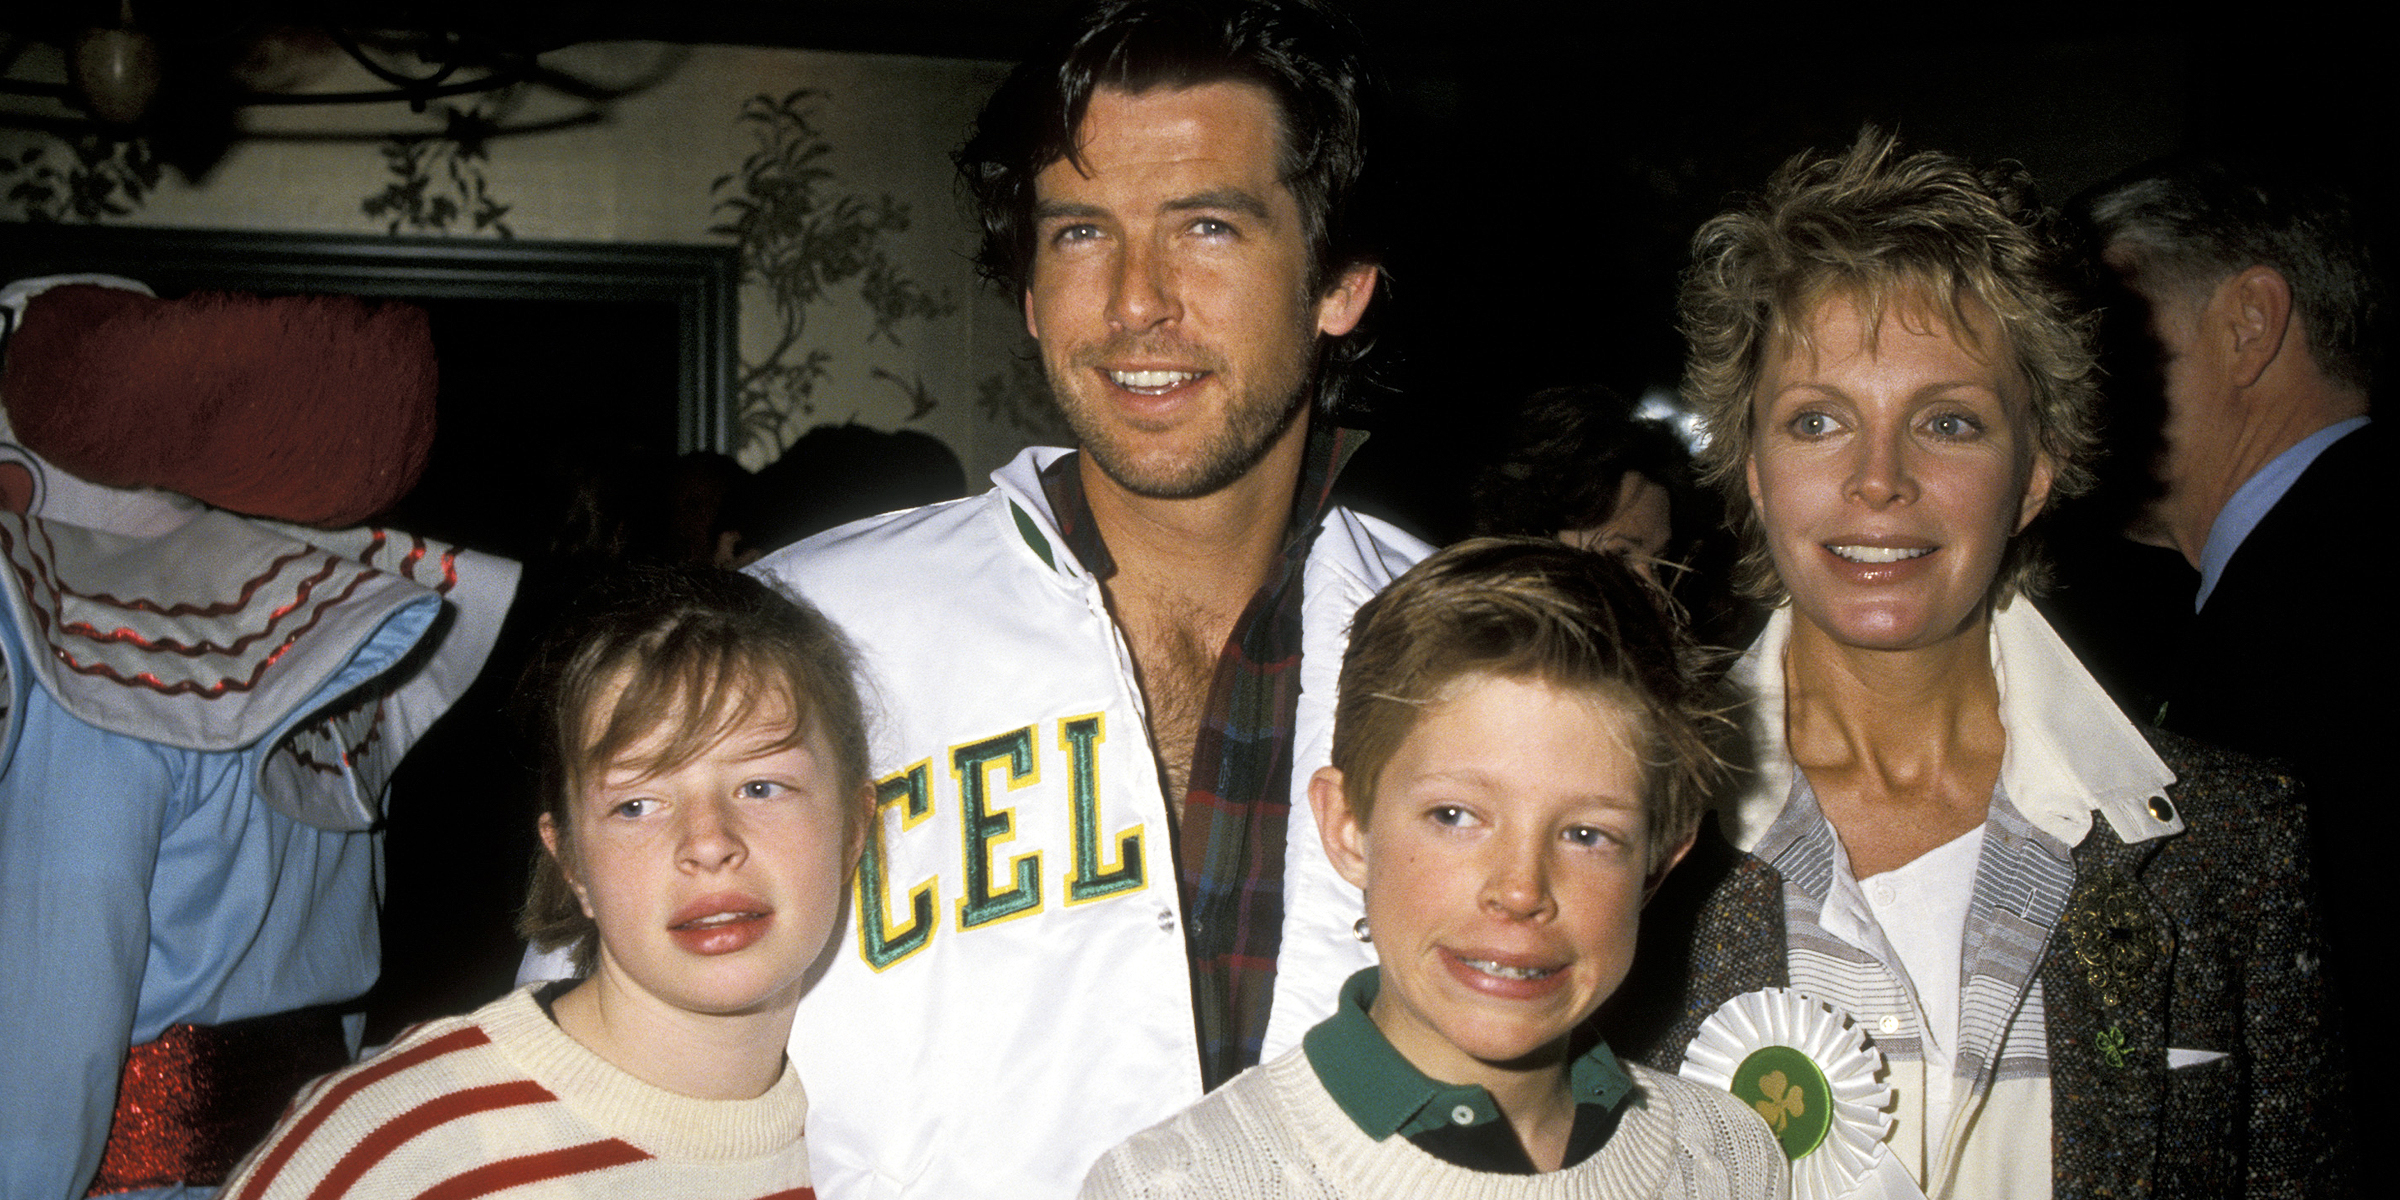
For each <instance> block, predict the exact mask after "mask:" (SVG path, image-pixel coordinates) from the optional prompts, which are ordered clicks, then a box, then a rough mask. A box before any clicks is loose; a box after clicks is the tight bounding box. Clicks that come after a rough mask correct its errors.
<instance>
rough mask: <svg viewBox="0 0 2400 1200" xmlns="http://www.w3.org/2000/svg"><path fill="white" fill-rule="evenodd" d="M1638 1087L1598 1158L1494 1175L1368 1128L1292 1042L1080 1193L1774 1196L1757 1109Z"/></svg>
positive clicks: (1640, 1080) (1690, 1090) (1289, 1197)
mask: <svg viewBox="0 0 2400 1200" xmlns="http://www.w3.org/2000/svg"><path fill="white" fill-rule="evenodd" d="M1625 1065H1626V1067H1627V1069H1628V1070H1629V1071H1631V1073H1632V1075H1633V1079H1634V1084H1635V1092H1634V1095H1633V1097H1632V1098H1631V1099H1629V1100H1628V1101H1627V1102H1626V1103H1627V1104H1628V1105H1630V1106H1631V1107H1629V1108H1628V1109H1627V1110H1626V1112H1625V1115H1624V1118H1623V1119H1622V1121H1620V1122H1619V1124H1618V1126H1617V1130H1616V1132H1615V1133H1614V1134H1612V1135H1610V1137H1609V1139H1608V1142H1607V1144H1606V1145H1604V1146H1602V1147H1601V1148H1600V1152H1599V1153H1597V1154H1594V1155H1593V1156H1592V1157H1590V1158H1588V1159H1585V1160H1584V1161H1583V1162H1581V1163H1578V1164H1576V1165H1574V1166H1572V1167H1568V1168H1567V1169H1565V1170H1562V1171H1550V1172H1545V1173H1543V1174H1539V1175H1504V1174H1497V1173H1493V1172H1487V1171H1475V1170H1469V1169H1468V1168H1465V1167H1460V1166H1454V1165H1452V1164H1450V1163H1447V1162H1444V1161H1442V1160H1441V1159H1438V1158H1435V1157H1434V1156H1433V1155H1431V1154H1428V1153H1426V1152H1425V1151H1423V1150H1420V1149H1418V1148H1417V1146H1416V1145H1415V1144H1414V1143H1412V1142H1410V1141H1409V1140H1408V1139H1406V1138H1402V1137H1391V1138H1386V1139H1384V1140H1382V1141H1377V1140H1375V1139H1373V1138H1370V1137H1368V1136H1367V1135H1366V1133H1365V1132H1364V1131H1362V1130H1361V1129H1359V1127H1358V1125H1357V1123H1356V1122H1353V1121H1352V1120H1351V1119H1350V1117H1349V1115H1348V1114H1346V1113H1344V1112H1343V1111H1342V1109H1341V1106H1340V1105H1338V1104H1336V1103H1334V1099H1333V1097H1332V1096H1331V1095H1330V1094H1328V1093H1327V1092H1326V1090H1325V1085H1324V1084H1322V1083H1320V1082H1318V1080H1317V1073H1316V1070H1315V1069H1314V1068H1312V1067H1311V1066H1309V1063H1308V1057H1307V1055H1306V1054H1305V1053H1303V1052H1302V1051H1300V1050H1298V1049H1294V1050H1292V1051H1290V1052H1288V1053H1286V1054H1284V1055H1283V1056H1282V1057H1280V1058H1277V1059H1275V1060H1274V1061H1272V1062H1269V1063H1266V1064H1264V1065H1261V1066H1257V1067H1253V1068H1251V1069H1250V1070H1248V1071H1244V1072H1243V1073H1242V1074H1241V1075H1240V1076H1238V1077H1236V1078H1235V1079H1234V1081H1233V1082H1231V1083H1229V1084H1226V1085H1225V1086H1224V1087H1222V1088H1220V1089H1218V1090H1217V1091H1215V1092H1213V1093H1211V1094H1210V1095H1209V1096H1208V1097H1207V1098H1206V1099H1203V1100H1202V1101H1200V1103H1198V1104H1195V1105H1193V1106H1192V1107H1190V1108H1188V1109H1186V1110H1184V1111H1183V1112H1182V1113H1180V1114H1178V1115H1176V1116H1174V1117H1172V1118H1169V1119H1168V1120H1166V1121H1163V1122H1160V1123H1159V1124H1157V1125H1154V1126H1152V1127H1150V1128H1149V1129H1146V1130H1143V1131H1142V1132H1141V1133H1138V1134H1135V1135H1134V1136H1133V1137H1132V1138H1130V1139H1128V1140H1127V1141H1126V1142H1125V1143H1124V1144H1123V1145H1120V1146H1118V1147H1117V1148H1116V1149H1114V1150H1111V1151H1109V1152H1108V1153H1107V1154H1106V1155H1104V1156H1103V1157H1102V1158H1101V1159H1100V1162H1099V1163H1098V1165H1096V1166H1094V1167H1093V1168H1092V1173H1091V1175H1090V1176H1089V1177H1087V1178H1086V1179H1085V1180H1084V1183H1083V1198H1084V1200H1135V1198H1141V1200H1164V1198H1167V1197H1194V1198H1200V1197H1206V1198H1208V1200H1381V1198H1384V1197H1393V1198H1401V1197H1412V1198H1413V1197H1421V1196H1423V1197H1432V1196H1439V1197H1457V1198H1458V1200H1568V1198H1573V1197H1585V1198H1592V1200H1601V1198H1605V1200H1637V1198H1647V1197H1660V1198H1686V1200H1701V1198H1703V1197H1705V1198H1707V1200H1724V1198H1726V1197H1735V1198H1738V1200H1779V1198H1781V1197H1783V1196H1784V1195H1786V1193H1787V1192H1788V1190H1789V1182H1788V1174H1789V1169H1788V1167H1787V1165H1786V1163H1785V1162H1784V1157H1783V1152H1782V1150H1781V1149H1779V1148H1778V1147H1777V1146H1776V1144H1775V1139H1774V1138H1773V1137H1772V1136H1771V1135H1769V1134H1768V1132H1767V1127H1766V1124H1765V1123H1764V1122H1762V1121H1760V1120H1759V1119H1758V1115H1757V1114H1756V1113H1753V1112H1751V1111H1749V1110H1748V1109H1746V1108H1744V1107H1742V1103H1741V1101H1739V1100H1736V1099H1734V1098H1733V1097H1731V1096H1729V1095H1726V1094H1725V1093H1723V1092H1720V1091H1718V1090H1716V1089H1715V1088H1710V1087H1704V1086H1702V1085H1700V1084H1696V1083H1692V1082H1690V1081H1688V1080H1684V1079H1679V1078H1676V1077H1675V1076H1672V1075H1662V1074H1660V1073H1658V1072H1656V1071H1653V1070H1650V1069H1649V1068H1647V1067H1644V1066H1641V1065H1640V1064H1638V1063H1627V1064H1625Z"/></svg>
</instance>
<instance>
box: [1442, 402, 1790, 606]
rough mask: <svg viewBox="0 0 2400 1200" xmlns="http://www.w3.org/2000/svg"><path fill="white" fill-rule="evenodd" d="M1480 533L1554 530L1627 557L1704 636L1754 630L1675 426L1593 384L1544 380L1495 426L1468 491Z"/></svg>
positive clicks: (1553, 534) (1708, 499)
mask: <svg viewBox="0 0 2400 1200" xmlns="http://www.w3.org/2000/svg"><path fill="white" fill-rule="evenodd" d="M1474 502H1475V522H1474V524H1475V532H1476V533H1478V534H1494V535H1509V534H1520V535H1523V536H1527V537H1547V538H1556V539H1558V540H1559V541H1561V542H1564V543H1566V544H1567V545H1570V546H1573V547H1575V548H1577V549H1579V550H1594V551H1599V552H1601V553H1604V554H1618V555H1623V556H1624V558H1625V560H1626V562H1627V563H1629V564H1630V565H1632V567H1633V569H1634V570H1636V571H1639V572H1640V573H1642V574H1643V575H1644V576H1647V577H1648V578H1649V579H1650V580H1651V582H1653V583H1657V584H1660V585H1662V586H1664V587H1665V588H1666V589H1667V590H1668V592H1669V593H1670V594H1672V595H1673V596H1674V597H1675V600H1676V602H1677V603H1678V604H1679V605H1681V606H1682V608H1683V609H1684V611H1685V614H1686V616H1687V617H1688V618H1689V623H1690V625H1691V628H1692V633H1693V636H1694V637H1695V638H1696V639H1697V640H1699V641H1700V643H1701V644H1703V645H1710V646H1721V645H1733V646H1738V645H1741V644H1742V643H1743V642H1745V641H1747V640H1749V636H1750V635H1751V634H1754V633H1756V632H1757V631H1758V618H1757V617H1756V616H1755V615H1754V613H1753V610H1752V609H1751V606H1749V605H1748V604H1747V603H1745V602H1743V601H1740V600H1738V599H1737V598H1736V597H1735V596H1734V595H1733V591H1732V588H1731V586H1730V576H1731V573H1732V565H1733V554H1732V551H1731V549H1730V539H1728V538H1727V537H1726V536H1724V534H1723V532H1722V524H1723V516H1724V512H1723V506H1722V505H1721V504H1719V503H1718V501H1717V498H1716V496H1715V495H1713V494H1712V493H1710V492H1709V491H1707V490H1706V489H1704V488H1702V487H1701V486H1700V485H1699V482H1698V480H1697V479H1696V478H1695V477H1694V475H1693V471H1692V455H1691V451H1689V450H1687V449H1685V447H1684V443H1683V440H1682V438H1680V437H1679V436H1678V435H1677V433H1676V430H1675V428H1674V427H1673V426H1670V425H1669V424H1668V423H1667V422H1666V421H1664V420H1659V419H1655V418H1651V417H1646V416H1644V415H1642V413H1641V411H1640V410H1639V409H1637V408H1636V406H1635V405H1633V404H1632V403H1631V402H1629V401H1627V400H1626V399H1625V398H1624V397H1622V396H1620V395H1618V394H1617V393H1615V392H1613V391H1611V390H1609V389H1608V388H1605V387H1602V386H1600V385H1598V384H1584V385H1578V386H1573V387H1555V388H1545V389H1543V390H1541V391H1538V392H1535V393H1533V394H1532V395H1530V396H1527V397H1525V399H1524V400H1522V401H1521V402H1519V403H1518V405H1517V406H1516V409H1515V411H1514V412H1512V413H1511V414H1510V415H1509V418H1508V420H1507V421H1506V422H1505V423H1504V424H1503V427H1502V430H1501V433H1500V439H1499V444H1498V446H1497V447H1496V449H1495V452H1494V454H1493V455H1492V457H1491V460H1490V461H1489V462H1488V463H1487V464H1486V465H1485V466H1484V467H1483V469H1482V470H1481V471H1479V472H1478V473H1477V476H1476V480H1475V488H1474Z"/></svg>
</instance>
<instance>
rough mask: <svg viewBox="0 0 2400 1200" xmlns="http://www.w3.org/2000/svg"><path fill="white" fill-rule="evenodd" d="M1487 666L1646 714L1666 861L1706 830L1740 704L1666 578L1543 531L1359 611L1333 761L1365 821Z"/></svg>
mask: <svg viewBox="0 0 2400 1200" xmlns="http://www.w3.org/2000/svg"><path fill="white" fill-rule="evenodd" d="M1477 674H1485V675H1494V676H1498V677H1501V678H1505V679H1532V680H1539V681H1541V682H1543V683H1546V684H1549V685H1551V686H1552V687H1556V688H1560V689H1563V690H1566V691H1571V692H1579V693H1584V694H1587V695H1590V696H1591V697H1592V698H1593V699H1595V700H1598V701H1600V702H1602V703H1605V704H1609V705H1613V706H1617V707H1619V708H1621V709H1623V710H1624V711H1625V713H1626V714H1627V715H1628V716H1630V717H1632V718H1633V723H1634V730H1633V732H1634V736H1635V737H1636V738H1637V739H1638V741H1637V752H1638V753H1640V754H1641V755H1642V760H1643V783H1644V787H1643V797H1642V799H1643V804H1644V812H1645V815H1646V819H1647V822H1648V827H1649V834H1650V845H1649V852H1650V869H1651V870H1652V871H1656V870H1657V869H1658V867H1659V866H1660V865H1661V860H1662V859H1663V858H1664V857H1665V856H1666V854H1667V853H1668V852H1669V851H1671V850H1673V849H1674V848H1675V847H1676V846H1678V845H1680V844H1682V842H1683V839H1684V838H1685V837H1686V836H1688V835H1690V834H1691V832H1692V831H1693V830H1694V829H1697V828H1699V824H1700V813H1701V809H1702V808H1703V806H1704V805H1705V804H1706V803H1707V801H1708V798H1709V796H1710V795H1712V794H1713V793H1714V792H1715V791H1716V789H1717V786H1718V784H1719V783H1720V782H1721V780H1722V776H1723V772H1724V769H1725V767H1724V764H1725V761H1726V760H1725V757H1724V755H1723V754H1722V753H1721V752H1720V748H1721V747H1722V746H1723V745H1724V744H1725V739H1726V738H1727V737H1729V736H1730V735H1731V734H1732V733H1733V726H1732V723H1731V722H1730V721H1729V720H1728V719H1727V717H1726V715H1725V714H1726V712H1727V711H1728V707H1729V706H1728V705H1727V704H1726V703H1725V702H1724V700H1723V699H1722V698H1721V696H1720V694H1719V692H1718V690H1717V686H1716V684H1715V683H1714V682H1713V679H1712V677H1711V675H1710V674H1709V673H1708V672H1705V671H1703V670H1702V669H1701V661H1700V657H1699V652H1698V651H1696V650H1695V649H1693V647H1692V645H1691V643H1690V642H1689V641H1687V640H1686V639H1685V637H1684V635H1683V631H1682V630H1681V628H1680V627H1679V626H1678V625H1677V623H1676V621H1675V620H1674V619H1673V617H1672V616H1671V615H1670V614H1669V613H1668V611H1667V608H1666V600H1665V598H1664V597H1663V596H1661V595H1660V594H1659V592H1658V590H1657V589H1656V588H1654V587H1652V586H1650V585H1649V584H1647V583H1645V582H1643V580H1642V578H1641V577H1640V576H1638V575H1636V574H1634V573H1633V570H1632V568H1630V567H1628V566H1626V565H1625V563H1624V561H1623V560H1622V559H1620V558H1618V557H1617V556H1615V555H1613V554H1592V553H1588V552H1586V551H1582V550H1576V549H1573V548H1571V547H1568V546H1564V545H1561V544H1559V543H1557V542H1554V541H1550V540H1548V539H1545V538H1471V539H1469V540H1467V541H1463V542H1460V543H1458V544H1456V545H1453V546H1450V547H1448V548H1446V549H1443V550H1440V551H1437V552H1436V553H1435V554H1433V556H1432V557H1430V558H1427V559H1426V560H1425V561H1423V562H1421V563H1418V564H1417V565H1416V566H1414V567H1411V568H1410V569H1409V570H1408V573H1407V574H1404V575H1402V576H1401V577H1400V578H1398V579H1396V580H1394V581H1393V582H1392V585H1391V586H1390V587H1387V588H1385V589H1384V590H1383V591H1382V592H1381V593H1379V594H1378V595H1376V596H1375V598H1374V599H1372V600H1369V601H1367V602H1366V603H1365V604H1363V605H1361V606H1359V610H1358V614H1357V616H1356V617H1355V618H1353V619H1352V621H1351V626H1350V647H1349V649H1348V651H1346V652H1345V653H1344V654H1343V655H1342V675H1341V684H1340V688H1339V690H1338V692H1337V693H1336V699H1335V701H1334V718H1333V765H1334V767H1335V768H1337V769H1339V770H1340V771H1341V772H1342V776H1343V779H1342V794H1343V796H1344V798H1345V799H1346V800H1347V802H1348V803H1349V805H1350V810H1351V812H1352V813H1353V814H1355V815H1356V816H1357V817H1358V820H1359V822H1360V823H1361V824H1365V823H1367V821H1368V820H1369V819H1370V818H1371V816H1372V815H1373V812H1374V805H1375V789H1376V785H1377V784H1378V783H1379V782H1380V780H1381V777H1382V774H1383V768H1384V766H1385V765H1386V764H1388V763H1389V762H1390V761H1391V759H1392V755H1393V754H1394V753H1395V752H1397V751H1398V749H1399V747H1400V743H1401V742H1402V741H1403V740H1404V739H1406V738H1407V737H1408V735H1409V732H1410V731H1411V730H1413V729H1415V728H1416V725H1417V720H1418V718H1419V716H1421V715H1422V714H1423V712H1424V710H1425V708H1426V707H1427V706H1429V705H1433V704H1438V703H1440V702H1442V701H1443V700H1444V699H1447V698H1448V692H1449V689H1450V686H1451V685H1452V684H1454V683H1456V682H1457V681H1458V680H1459V679H1461V678H1463V677H1465V676H1468V675H1477ZM1493 733H1494V735H1495V736H1500V737H1505V736H1508V731H1506V730H1494V731H1493Z"/></svg>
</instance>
